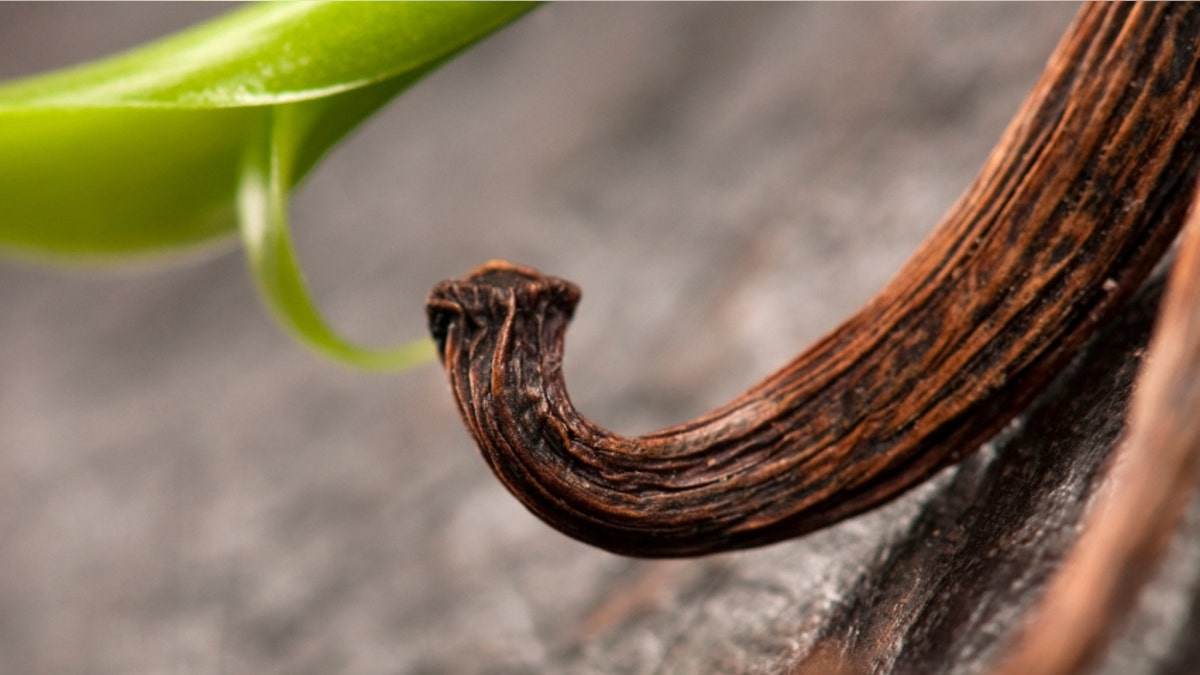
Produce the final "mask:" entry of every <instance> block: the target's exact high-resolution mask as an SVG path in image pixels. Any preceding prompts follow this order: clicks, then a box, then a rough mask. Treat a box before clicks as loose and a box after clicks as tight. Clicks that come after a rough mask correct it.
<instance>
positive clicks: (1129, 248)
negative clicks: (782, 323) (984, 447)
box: [428, 4, 1200, 557]
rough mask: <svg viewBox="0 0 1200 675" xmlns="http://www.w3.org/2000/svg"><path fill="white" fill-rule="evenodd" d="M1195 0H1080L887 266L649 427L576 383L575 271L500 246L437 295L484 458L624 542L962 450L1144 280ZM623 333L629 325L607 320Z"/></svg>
mask: <svg viewBox="0 0 1200 675" xmlns="http://www.w3.org/2000/svg"><path fill="white" fill-rule="evenodd" d="M1198 42H1200V10H1198V9H1197V8H1196V7H1194V6H1192V5H1190V4H1162V5H1154V4H1151V5H1135V4H1088V5H1086V6H1085V7H1084V8H1083V9H1082V10H1081V12H1080V14H1079V16H1078V17H1077V19H1076V21H1075V22H1074V24H1073V25H1072V28H1071V29H1070V30H1069V31H1068V33H1067V35H1066V36H1065V37H1064V39H1063V41H1062V42H1061V43H1060V44H1059V46H1058V47H1057V48H1056V50H1055V52H1054V54H1053V55H1052V56H1051V58H1050V61H1049V64H1048V66H1047V69H1046V72H1045V73H1044V74H1043V76H1042V77H1041V79H1040V80H1039V81H1038V83H1037V85H1036V86H1035V88H1034V91H1033V93H1032V94H1031V95H1030V96H1029V98H1028V99H1027V100H1026V102H1025V103H1024V104H1023V105H1022V107H1021V109H1020V111H1019V112H1018V114H1017V116H1016V118H1015V119H1014V121H1013V122H1012V123H1011V124H1010V126H1009V128H1008V129H1007V131H1006V132H1005V133H1004V135H1003V137H1002V138H1001V140H1000V142H999V144H998V145H997V147H996V149H995V150H994V151H993V152H992V154H991V155H990V157H989V158H988V160H987V162H986V163H985V165H984V168H983V170H982V172H981V173H980V175H979V177H978V178H977V179H976V180H975V182H974V183H973V184H972V185H971V187H969V188H968V190H967V191H966V193H965V194H964V195H963V196H962V197H961V198H960V200H959V201H958V203H957V204H956V205H955V206H954V207H953V208H952V209H951V211H950V213H949V214H948V215H947V216H946V218H945V219H944V220H943V222H942V223H941V224H940V225H938V227H937V228H936V229H935V230H934V231H933V233H932V234H931V235H930V237H929V238H928V239H927V240H926V241H925V242H924V243H923V244H922V246H921V247H920V248H919V249H918V251H917V252H916V253H915V254H914V256H913V257H912V258H911V259H910V260H909V262H908V263H907V264H906V265H905V266H904V267H903V268H902V269H901V271H900V272H899V273H898V275H897V276H896V277H895V278H894V279H893V280H892V282H891V283H889V284H888V286H887V287H886V288H884V290H883V291H881V292H880V293H879V294H878V295H877V296H876V297H875V298H874V299H872V300H871V301H870V302H869V303H868V304H867V305H866V307H864V308H863V309H862V310H861V311H859V312H858V313H857V314H855V315H854V316H852V317H851V318H849V319H848V320H847V321H846V322H844V323H843V324H842V325H841V326H840V327H838V328H837V329H835V330H834V331H833V332H832V333H831V334H829V335H828V336H826V337H825V338H824V339H822V340H820V341H819V342H818V343H817V344H815V345H814V346H813V347H811V348H810V349H808V350H807V351H805V352H804V353H802V354H800V355H799V356H798V357H797V358H796V359H795V360H793V361H792V362H791V363H789V364H787V365H786V366H784V367H783V368H782V369H781V370H779V371H778V372H776V373H775V374H773V375H771V376H769V377H767V378H766V379H765V380H764V381H763V382H761V383H759V384H757V385H755V386H754V387H752V388H751V389H750V390H749V391H747V392H746V393H745V394H743V395H742V396H740V397H738V398H737V399H735V400H734V401H732V402H731V403H729V404H727V405H726V406H724V407H722V408H720V409H718V410H715V411H713V412H711V413H708V414H706V415H703V416H701V417H700V418H698V419H696V420H694V421H691V422H687V423H684V424H681V425H678V426H674V427H671V428H668V429H664V430H662V431H658V432H653V433H650V434H646V435H644V436H640V437H624V436H620V435H617V434H614V433H612V432H609V431H607V430H605V429H602V428H600V427H599V426H597V425H595V424H593V423H591V422H590V421H588V420H587V419H585V418H584V417H583V416H582V415H580V414H579V413H578V412H577V411H576V410H575V408H574V407H573V406H572V405H571V402H570V400H569V398H568V396H567V392H566V387H565V385H564V383H563V378H562V369H561V364H562V348H563V337H564V332H565V329H566V325H567V322H568V321H569V319H570V318H571V315H572V313H573V311H574V309H575V305H576V303H577V301H578V299H579V291H578V289H577V288H575V287H574V286H573V285H571V284H569V283H568V282H565V281H562V280H560V279H556V278H554V277H549V276H545V275H542V274H540V273H538V272H535V271H533V270H529V269H526V268H521V267H517V266H513V265H509V264H507V263H490V264H488V265H485V266H484V267H482V268H481V269H479V270H477V271H476V272H474V273H472V274H471V275H468V276H467V277H465V278H463V279H461V280H457V281H448V282H443V283H442V284H439V285H438V286H437V287H435V288H434V290H433V291H432V292H431V294H430V297H429V302H428V312H429V320H430V328H431V331H432V333H433V336H434V338H435V340H436V341H437V343H438V351H439V355H440V357H441V359H442V361H443V363H444V365H445V367H446V370H447V373H448V375H449V378H450V385H451V389H452V391H453V394H454V397H455V400H456V402H457V404H458V406H459V410H460V412H461V413H462V416H463V419H464V421H465V422H466V424H467V427H468V429H469V430H470V432H471V434H472V436H473V437H474V439H475V441H476V442H477V443H478V445H479V447H480V449H481V451H482V453H483V455H484V458H485V459H486V460H487V461H488V463H489V465H490V466H491V467H492V469H493V470H494V471H495V473H496V475H497V476H498V477H499V478H500V479H501V481H502V482H503V483H504V484H505V485H506V486H507V487H508V488H509V490H511V491H512V492H513V493H514V494H515V495H516V496H517V497H518V498H519V499H520V500H521V501H522V502H523V503H524V504H525V505H526V506H527V507H528V508H529V509H530V510H531V511H533V512H534V513H535V514H537V515H538V516H539V517H541V518H542V519H543V520H545V521H546V522H548V523H550V524H551V525H553V526H554V527H556V528H558V529H560V530H561V531H563V532H565V533H567V534H569V535H571V536H573V537H576V538H578V539H580V540H583V541H586V542H589V543H592V544H594V545H597V546H600V547H602V548H605V549H608V550H611V551H614V552H618V553H623V554H628V555H636V556H648V557H659V556H689V555H701V554H706V553H713V552H717V551H724V550H730V549H737V548H745V547H750V546H757V545H762V544H768V543H771V542H774V541H778V540H781V539H785V538H789V537H793V536H796V535H799V534H803V533H805V532H808V531H811V530H813V529H816V528H819V527H822V526H824V525H828V524H830V523H833V522H835V521H838V520H840V519H843V518H846V517H848V516H851V515H854V514H856V513H859V512H861V511H864V510H866V509H869V508H871V507H873V506H875V505H878V504H880V503H882V502H884V501H887V500H889V499H891V498H893V497H895V496H896V495H897V494H899V493H900V492H902V491H903V490H905V489H907V488H909V487H912V486H913V485H915V484H917V483H919V482H921V481H922V480H924V479H925V478H927V477H928V476H929V475H930V474H932V473H933V472H935V471H936V470H938V469H939V468H941V467H942V466H945V465H946V464H948V463H950V462H953V461H956V460H958V459H961V458H962V457H964V456H965V455H967V454H969V453H971V452H972V451H974V450H975V449H976V448H977V447H978V446H979V444H980V443H981V442H983V441H984V440H986V439H987V438H988V437H989V436H990V435H991V434H993V433H995V432H996V431H997V430H998V429H999V428H1000V427H1002V426H1003V425H1004V424H1006V423H1007V422H1008V420H1010V419H1011V418H1012V417H1013V416H1014V415H1015V414H1016V413H1017V412H1018V411H1019V410H1020V409H1021V408H1022V407H1023V406H1024V405H1025V404H1026V403H1028V401H1029V400H1030V399H1031V398H1032V397H1033V396H1034V395H1035V394H1036V393H1037V392H1038V391H1039V390H1040V389H1041V388H1042V387H1043V386H1044V385H1045V384H1046V383H1047V382H1048V381H1049V380H1050V379H1051V378H1052V377H1053V376H1054V375H1055V373H1056V372H1057V371H1058V370H1059V369H1061V367H1062V366H1063V365H1064V364H1065V363H1066V362H1067V361H1068V360H1069V359H1070V358H1071V356H1072V355H1074V354H1075V353H1076V351H1077V350H1078V348H1079V346H1080V345H1081V344H1082V343H1083V342H1084V341H1085V340H1086V339H1087V338H1088V336H1090V335H1091V334H1092V333H1093V332H1094V331H1095V329H1096V327H1097V326H1098V325H1099V324H1100V323H1101V322H1103V321H1104V320H1105V319H1106V318H1107V317H1109V316H1110V315H1111V314H1112V313H1113V311H1114V310H1115V309H1116V308H1117V307H1118V306H1119V305H1120V303H1121V302H1122V301H1123V300H1125V299H1126V298H1127V297H1128V296H1129V295H1130V293H1131V292H1132V291H1133V290H1134V289H1135V288H1136V287H1137V286H1138V285H1139V284H1140V283H1141V281H1142V280H1143V279H1144V278H1145V277H1146V275H1147V274H1148V273H1149V271H1150V269H1151V268H1152V267H1153V266H1154V265H1155V263H1156V262H1157V261H1158V260H1159V259H1160V258H1161V256H1162V255H1163V253H1164V252H1165V251H1166V249H1167V248H1168V247H1169V245H1170V243H1171V242H1172V240H1173V239H1174V238H1175V235H1176V234H1177V233H1178V231H1179V229H1180V226H1181V224H1182V222H1183V219H1184V216H1185V213H1186V210H1187V205H1188V203H1189V201H1190V198H1191V193H1192V187H1193V185H1194V182H1195V179H1196V177H1197V161H1196V158H1197V152H1198V148H1200V117H1198V116H1197V110H1198V108H1200V91H1198V90H1200V87H1198V85H1200V73H1198V72H1197V68H1196V62H1195V55H1196V47H1197V43H1198ZM614 339H619V336H616V337H615V338H614Z"/></svg>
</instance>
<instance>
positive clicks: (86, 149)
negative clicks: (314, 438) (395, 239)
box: [0, 2, 532, 368]
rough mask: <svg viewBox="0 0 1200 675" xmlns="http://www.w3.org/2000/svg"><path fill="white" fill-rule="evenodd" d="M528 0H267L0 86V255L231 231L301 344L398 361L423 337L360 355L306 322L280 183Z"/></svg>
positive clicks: (145, 246)
mask: <svg viewBox="0 0 1200 675" xmlns="http://www.w3.org/2000/svg"><path fill="white" fill-rule="evenodd" d="M531 7H532V5H531V4H530V3H470V2H468V3H452V2H447V3H442V2H430V3H425V2H413V3H366V2H361V3H360V2H347V3H342V2H304V3H266V4H262V5H255V6H251V7H248V8H245V9H242V10H239V11H235V12H232V13H230V14H229V15H226V16H224V17H221V18H219V19H217V20H215V21H212V22H209V23H207V24H205V25H202V26H199V27H197V28H194V29H191V30H188V31H185V32H182V33H179V34H177V35H174V36H171V37H168V38H165V39H163V40H160V41H158V42H156V43H153V44H151V45H147V46H145V47H142V48H139V49H136V50H133V51H130V52H127V53H125V54H122V55H118V56H115V57H111V58H108V59H105V60H102V61H98V62H95V63H91V64H85V65H82V66H78V67H75V68H70V69H67V70H63V71H60V72H57V73H51V74H48V75H43V76H39V77H34V78H30V79H27V80H23V81H17V82H13V83H10V84H8V85H6V86H3V87H0V252H3V253H5V254H8V255H10V256H15V257H23V258H29V259H35V260H54V261H68V262H86V263H96V262H121V261H124V260H129V259H138V258H145V257H148V256H154V255H162V254H167V253H177V252H180V251H186V250H189V249H193V248H196V247H199V246H204V245H211V244H213V243H216V242H220V241H224V240H228V238H229V235H231V234H232V233H233V231H234V230H235V228H237V227H238V225H239V224H240V225H241V226H242V231H243V237H242V239H243V242H244V243H245V244H246V245H247V252H248V253H249V254H250V256H251V269H252V270H253V271H254V273H255V275H256V281H257V284H258V287H259V289H260V291H261V292H262V293H263V296H264V298H265V299H266V301H267V303H268V305H269V306H270V307H271V308H272V310H273V311H274V312H275V314H276V315H277V316H278V317H280V318H281V319H282V320H283V321H284V322H285V324H286V325H287V326H288V327H289V328H290V329H291V330H292V331H293V332H295V333H297V334H298V335H300V336H301V339H303V340H304V341H305V342H307V343H308V344H310V345H312V346H314V347H315V348H317V349H319V350H321V351H323V352H324V353H327V354H331V355H334V356H335V357H337V358H339V359H342V360H344V361H347V362H350V363H354V364H356V365H362V366H366V367H374V368H392V367H397V366H398V365H400V364H402V363H405V362H408V361H410V360H411V358H412V357H413V355H414V354H416V353H417V352H418V351H421V350H424V351H427V352H428V351H429V350H428V348H427V347H424V346H422V347H419V348H416V347H414V348H404V349H402V350H401V351H399V352H398V351H395V350H385V351H383V352H375V351H371V350H363V349H360V348H358V347H354V346H353V345H351V344H350V343H349V342H346V341H344V340H342V339H341V338H339V337H338V336H337V335H336V334H335V333H334V332H333V331H332V330H331V329H329V327H328V326H327V325H326V324H325V323H324V321H323V320H322V319H321V317H320V314H319V313H318V312H317V310H316V309H315V307H314V305H313V303H312V300H311V298H310V297H309V295H308V293H307V291H306V290H305V286H304V282H303V278H302V275H301V272H300V269H299V265H298V264H297V262H296V259H295V255H294V253H293V252H292V248H291V244H290V235H289V234H288V232H287V216H286V207H287V203H286V201H287V200H286V191H287V189H289V188H291V187H292V186H294V185H295V184H296V182H297V181H299V180H300V179H301V178H302V177H303V176H304V175H305V174H306V173H307V172H308V171H309V170H310V169H311V168H312V166H313V165H314V164H315V163H316V162H317V161H318V160H319V159H320V157H321V156H322V155H323V154H324V153H325V152H326V151H327V150H328V149H329V148H330V146H332V145H333V144H334V143H336V142H337V141H338V139H340V138H341V137H342V136H344V135H345V134H346V133H347V132H349V131H350V130H351V129H353V128H354V127H355V126H356V125H357V124H358V123H359V122H361V121H362V120H363V119H364V118H366V117H367V116H369V115H370V114H371V113H372V112H374V111H375V110H376V109H378V108H379V107H380V106H382V105H383V104H385V103H386V102H387V101H388V100H390V99H391V98H392V97H393V96H395V95H396V94H397V93H399V92H401V91H403V90H404V89H406V88H407V87H409V86H411V85H412V84H413V83H415V82H416V81H417V80H419V79H420V78H421V77H422V76H424V75H426V74H427V73H429V72H430V71H431V70H433V69H434V68H436V67H437V66H438V65H440V64H441V63H443V62H445V61H446V60H448V59H449V58H451V57H453V56H454V55H455V54H456V53H458V52H459V51H461V50H462V49H465V48H466V47H468V46H469V45H471V44H472V43H474V42H476V41H478V40H479V39H481V38H483V37H484V36H486V35H488V34H490V33H491V32H493V31H495V30H497V29H499V28H501V27H503V26H504V25H506V24H507V23H509V22H510V21H512V20H514V19H515V18H517V17H518V16H520V15H521V14H523V13H525V12H527V11H528V10H529V9H530V8H531ZM255 195H257V197H256V196H255ZM414 350H416V351H414Z"/></svg>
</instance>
